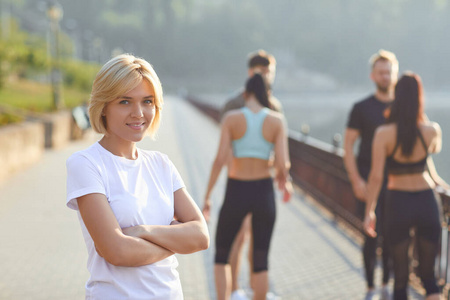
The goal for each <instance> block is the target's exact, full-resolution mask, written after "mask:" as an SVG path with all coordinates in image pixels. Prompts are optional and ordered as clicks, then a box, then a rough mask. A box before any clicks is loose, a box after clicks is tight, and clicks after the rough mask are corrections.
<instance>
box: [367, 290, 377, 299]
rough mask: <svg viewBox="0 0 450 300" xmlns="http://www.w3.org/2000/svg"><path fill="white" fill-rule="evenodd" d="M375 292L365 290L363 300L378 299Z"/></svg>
mask: <svg viewBox="0 0 450 300" xmlns="http://www.w3.org/2000/svg"><path fill="white" fill-rule="evenodd" d="M379 299H380V298H379V297H378V295H377V293H376V291H375V290H370V291H367V293H366V297H364V300H379Z"/></svg>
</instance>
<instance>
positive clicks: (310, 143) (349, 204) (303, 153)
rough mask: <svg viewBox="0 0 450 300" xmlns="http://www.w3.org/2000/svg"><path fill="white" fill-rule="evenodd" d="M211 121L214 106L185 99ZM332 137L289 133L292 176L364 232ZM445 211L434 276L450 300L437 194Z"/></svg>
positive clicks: (449, 239) (446, 233) (449, 227)
mask: <svg viewBox="0 0 450 300" xmlns="http://www.w3.org/2000/svg"><path fill="white" fill-rule="evenodd" d="M186 99H187V100H188V101H189V102H190V103H191V104H192V105H194V106H195V107H197V108H198V109H200V110H201V111H202V112H204V113H205V114H206V115H207V116H209V117H211V118H212V119H213V120H215V121H217V122H220V111H219V109H218V108H217V107H215V106H212V105H210V104H208V103H206V102H202V101H198V100H196V99H195V98H192V97H187V98H186ZM338 141H339V138H338V137H335V139H334V142H333V145H332V144H328V143H325V142H322V141H319V140H317V139H314V138H312V137H310V136H308V135H307V133H306V132H305V133H301V132H297V131H293V130H289V155H290V159H291V171H290V173H291V176H292V179H293V181H294V183H295V184H296V185H298V186H299V187H300V188H301V189H302V190H304V191H305V192H306V193H308V194H310V195H311V196H312V198H313V199H315V200H316V201H318V202H320V203H321V204H322V205H323V206H325V207H326V208H327V209H328V210H329V211H330V212H331V213H332V214H333V215H334V216H335V217H336V218H341V219H342V220H344V221H345V222H347V223H348V224H349V225H351V226H352V227H353V228H354V229H356V230H357V231H358V232H360V233H362V232H363V226H362V216H359V214H358V212H357V206H356V204H357V202H356V201H358V200H357V199H356V198H355V197H354V194H353V191H352V187H351V184H350V181H349V179H348V176H347V172H346V170H345V167H344V162H343V154H344V151H343V149H342V148H339V145H338ZM439 195H440V198H441V202H442V208H443V212H444V219H445V220H444V222H443V226H442V237H441V249H440V253H439V256H438V259H437V263H436V275H437V278H438V280H439V284H440V285H441V286H442V287H443V289H444V291H445V294H446V295H447V299H449V300H450V295H449V293H448V289H449V286H450V283H449V279H450V278H449V267H450V266H449V260H450V195H449V194H446V193H439Z"/></svg>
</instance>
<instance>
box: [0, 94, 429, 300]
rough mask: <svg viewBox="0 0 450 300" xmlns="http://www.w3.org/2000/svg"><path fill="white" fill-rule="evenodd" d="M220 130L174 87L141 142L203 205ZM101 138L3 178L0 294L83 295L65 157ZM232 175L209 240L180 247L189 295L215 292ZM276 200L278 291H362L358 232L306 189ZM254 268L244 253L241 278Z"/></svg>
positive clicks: (322, 295) (217, 194) (357, 294)
mask: <svg viewBox="0 0 450 300" xmlns="http://www.w3.org/2000/svg"><path fill="white" fill-rule="evenodd" d="M218 138H219V128H218V126H217V125H216V124H215V123H214V122H213V121H211V120H209V119H208V118H206V117H204V116H203V115H202V114H201V113H199V112H198V111H197V110H195V108H193V107H191V106H190V105H189V104H187V103H186V102H184V101H182V100H180V99H177V98H174V97H169V96H168V97H166V106H165V108H164V111H163V123H162V126H161V129H160V132H159V137H158V139H157V141H151V140H150V139H146V140H144V141H143V142H141V145H140V146H141V147H143V148H146V149H155V150H159V151H161V152H164V153H166V154H168V155H169V157H170V158H171V159H172V161H173V162H174V164H175V165H176V166H177V168H178V169H179V171H180V173H181V175H182V177H183V178H184V180H185V182H186V184H187V186H188V190H189V191H190V193H191V194H192V196H193V197H194V199H196V201H197V203H198V204H199V206H200V207H201V206H202V197H203V195H204V190H205V186H206V181H207V177H208V175H209V170H210V167H211V164H212V161H213V158H214V155H215V152H216V149H217V145H218ZM97 139H98V136H96V135H94V134H92V135H89V136H88V137H86V138H85V139H84V140H82V141H77V142H74V143H72V144H70V145H69V146H67V147H66V148H64V149H62V150H49V151H46V153H45V155H44V157H43V159H42V160H41V161H40V162H39V163H38V164H36V165H34V166H32V167H30V168H29V169H27V170H26V171H23V172H21V173H18V174H14V175H13V176H11V178H10V179H8V180H7V181H4V182H2V183H0V228H2V230H1V231H0V243H1V244H0V257H1V258H2V259H1V260H0V270H1V271H0V299H14V300H15V299H20V300H22V299H33V300H34V299H36V300H38V299H46V300H50V299H68V300H72V299H84V283H85V281H86V280H87V278H88V272H87V270H86V260H87V254H86V249H85V246H84V242H83V239H82V236H81V231H80V228H79V224H78V220H77V217H76V213H75V212H73V211H71V210H70V209H68V208H66V206H65V160H66V159H67V158H68V157H69V156H70V155H71V154H72V153H73V152H75V151H78V150H81V149H84V148H86V147H88V146H89V145H90V144H92V143H93V142H94V141H96V140H97ZM225 177H226V176H225V172H223V173H222V174H221V177H220V179H219V181H218V184H217V186H216V188H215V190H214V193H213V199H214V200H213V201H214V204H213V213H212V219H211V223H210V232H211V237H212V243H211V247H210V249H208V250H206V251H203V252H200V253H196V254H191V255H179V256H178V258H179V261H180V266H179V272H180V276H181V279H182V284H183V289H184V294H185V299H186V300H203V299H205V300H208V299H215V292H214V281H213V264H212V260H213V253H214V242H213V240H214V234H215V224H216V222H217V219H216V217H217V214H218V210H219V208H220V205H221V201H222V198H223V192H224V188H225V179H226V178H225ZM277 209H278V212H277V223H276V227H275V233H274V239H273V242H272V247H271V255H270V288H271V291H272V292H273V293H274V294H276V295H278V296H279V297H280V298H281V299H305V300H320V299H323V300H329V299H333V300H336V299H342V300H347V299H363V298H364V278H363V275H362V274H363V272H362V259H361V253H360V245H359V243H358V242H357V240H358V239H357V238H356V239H355V238H352V237H351V236H350V235H349V234H348V232H346V231H345V230H342V228H341V227H340V226H338V225H337V224H336V223H334V222H333V220H332V218H330V217H329V216H327V214H326V213H324V212H323V211H322V210H321V209H320V208H319V207H317V206H315V205H314V204H313V202H312V201H311V200H310V199H308V198H307V197H304V196H303V195H302V193H301V191H298V193H297V195H296V196H295V197H294V199H293V200H292V201H291V202H290V203H288V204H282V203H281V201H278V204H277ZM377 275H378V276H377V278H378V279H379V277H380V276H379V275H380V274H377ZM247 278H248V265H247V264H246V263H245V264H244V266H243V272H242V275H241V278H240V282H241V284H242V286H243V287H244V288H248V283H247V281H248V280H247ZM417 299H421V298H417Z"/></svg>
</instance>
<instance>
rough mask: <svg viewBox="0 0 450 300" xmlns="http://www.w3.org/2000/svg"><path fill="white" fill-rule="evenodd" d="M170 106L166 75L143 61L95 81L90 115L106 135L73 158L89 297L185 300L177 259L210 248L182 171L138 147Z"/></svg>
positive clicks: (71, 193)
mask: <svg viewBox="0 0 450 300" xmlns="http://www.w3.org/2000/svg"><path fill="white" fill-rule="evenodd" d="M162 105H163V97H162V88H161V83H160V81H159V79H158V76H157V75H156V73H155V71H154V70H153V68H152V66H151V65H150V64H149V63H148V62H147V61H145V60H143V59H141V58H136V57H134V56H132V55H127V54H124V55H120V56H117V57H115V58H113V59H111V60H110V61H108V62H107V63H106V64H105V65H104V66H103V67H102V68H101V70H100V71H99V73H98V74H97V76H96V78H95V81H94V84H93V87H92V94H91V99H90V103H89V117H90V121H91V124H92V127H93V129H94V130H95V131H96V132H98V133H101V134H103V137H102V138H101V139H100V140H99V141H98V142H96V143H95V144H93V145H92V146H91V147H89V148H88V149H85V150H83V151H80V152H77V153H75V154H73V155H72V156H71V157H70V158H69V159H68V160H67V206H68V207H69V208H72V209H75V210H77V211H78V214H79V217H80V218H79V219H80V224H81V229H82V232H83V236H84V239H85V242H86V246H87V249H88V255H89V258H88V269H89V272H90V278H89V280H88V282H87V284H86V299H133V300H135V299H146V300H148V299H183V294H182V290H181V284H180V279H179V276H178V272H177V271H176V267H177V265H178V263H177V260H176V258H175V256H174V254H175V253H182V254H187V253H192V252H196V251H200V250H204V249H206V248H208V246H209V235H208V230H207V226H206V222H205V220H204V218H203V216H202V214H201V211H200V210H199V208H198V207H197V206H196V204H195V202H194V201H193V199H192V198H191V196H190V195H189V193H188V192H187V191H186V189H185V186H184V183H183V180H182V178H181V177H180V175H179V173H178V171H177V169H176V168H175V166H174V165H173V164H172V162H171V161H170V160H169V158H168V157H167V156H166V155H164V154H162V153H160V152H156V151H148V150H143V149H139V148H138V147H137V146H136V143H137V142H139V141H141V140H142V139H143V138H144V137H145V136H146V135H150V136H153V135H154V134H155V133H156V131H157V129H158V127H159V122H160V119H161V110H162ZM187 237H188V238H187Z"/></svg>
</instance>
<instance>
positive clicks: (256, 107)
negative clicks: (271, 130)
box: [245, 96, 264, 112]
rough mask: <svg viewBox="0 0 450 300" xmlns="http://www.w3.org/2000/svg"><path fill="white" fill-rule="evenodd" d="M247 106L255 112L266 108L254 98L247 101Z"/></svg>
mask: <svg viewBox="0 0 450 300" xmlns="http://www.w3.org/2000/svg"><path fill="white" fill-rule="evenodd" d="M245 106H247V107H248V108H249V109H250V110H251V111H253V112H258V111H260V110H261V109H263V108H264V106H262V105H261V103H259V101H258V100H257V99H256V98H255V97H253V96H251V97H249V98H248V99H247V100H246V101H245Z"/></svg>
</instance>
